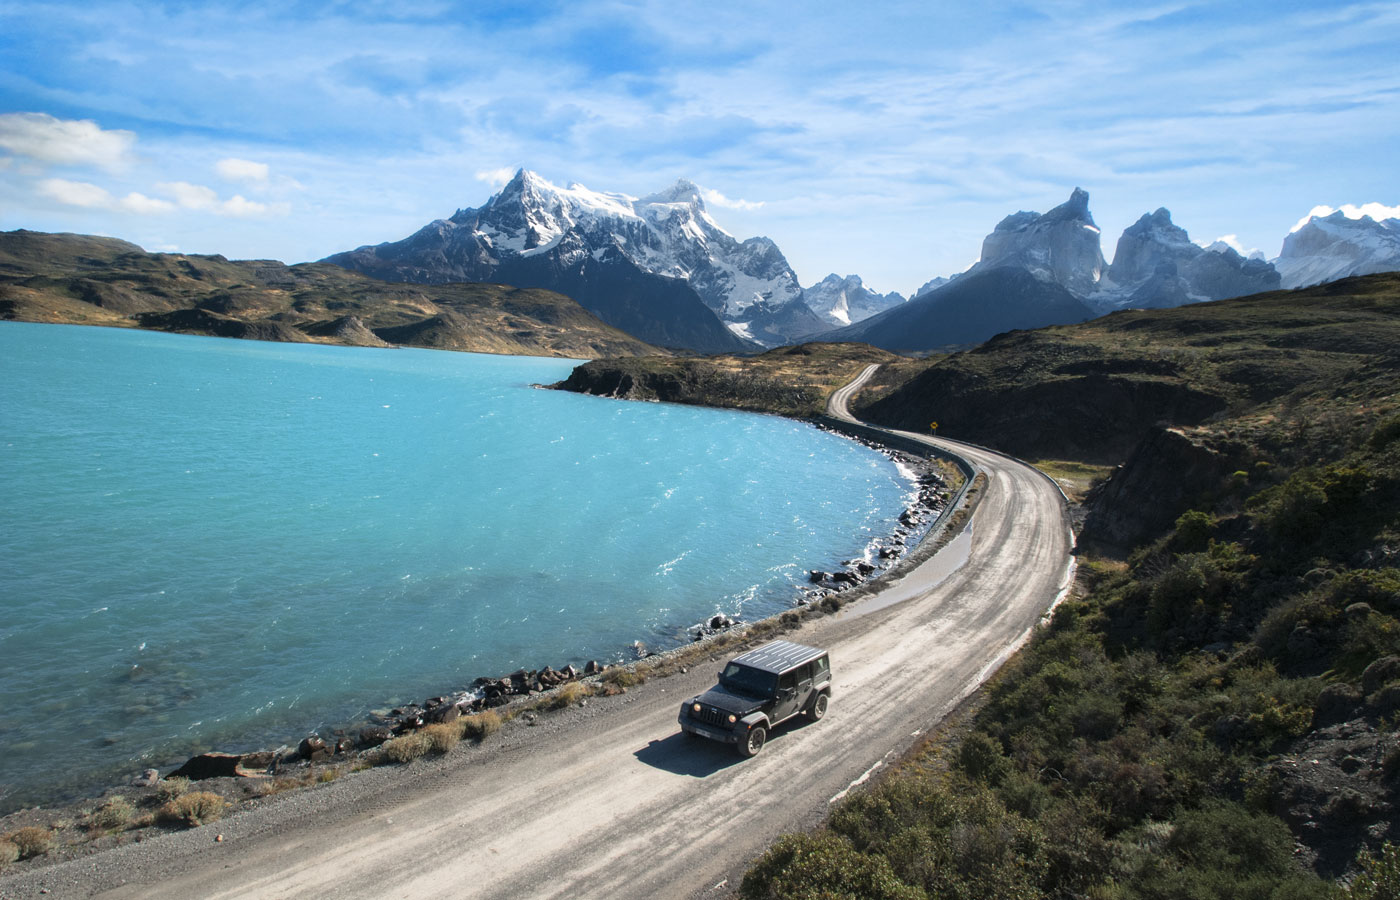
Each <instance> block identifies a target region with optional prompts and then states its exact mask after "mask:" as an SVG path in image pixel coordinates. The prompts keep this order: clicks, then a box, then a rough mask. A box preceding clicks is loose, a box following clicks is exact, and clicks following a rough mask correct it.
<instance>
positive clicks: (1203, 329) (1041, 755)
mask: <svg viewBox="0 0 1400 900" xmlns="http://www.w3.org/2000/svg"><path fill="white" fill-rule="evenodd" d="M1397 313H1400V276H1397V275H1395V274H1390V275H1379V276H1370V277H1366V278H1356V279H1348V280H1347V281H1343V282H1337V283H1334V284H1331V285H1327V286H1324V287H1320V288H1313V289H1309V290H1304V291H1294V292H1277V293H1270V294H1263V295H1257V296H1255V297H1249V298H1242V299H1239V300H1231V301H1223V302H1220V303H1211V304H1201V305H1196V306H1188V307H1182V308H1178V309H1170V310H1160V311H1150V312H1130V313H1120V314H1116V315H1113V316H1109V317H1106V318H1104V319H1100V320H1097V321H1094V322H1090V323H1086V324H1083V325H1079V326H1065V327H1056V328H1049V329H1044V330H1042V331H1038V332H1030V333H1013V334H1009V335H1002V336H1000V337H998V338H996V339H994V340H992V341H989V342H988V343H987V344H985V345H983V346H981V347H979V348H977V349H976V350H972V351H969V352H966V353H960V354H956V355H954V356H949V357H946V358H943V359H940V360H936V361H932V362H930V363H928V364H926V365H925V366H924V368H923V369H922V370H921V371H919V372H917V373H916V374H913V375H912V377H910V378H909V380H908V381H907V382H905V383H904V384H900V385H893V386H889V387H887V388H885V389H884V390H883V391H882V392H881V394H880V395H879V396H876V397H874V398H873V399H867V402H866V405H865V406H864V408H863V412H864V413H865V414H866V415H868V416H871V417H874V418H878V419H881V420H883V421H886V422H889V423H891V424H904V425H913V426H916V427H917V426H920V425H926V424H927V422H928V421H930V420H931V419H934V418H936V419H938V420H939V421H940V422H941V423H942V425H941V427H940V433H953V434H954V436H958V437H965V438H969V439H972V440H977V441H979V442H982V443H988V444H991V445H993V446H998V447H1002V448H1004V449H1009V450H1012V451H1013V452H1016V453H1020V454H1023V455H1027V456H1037V457H1038V456H1046V455H1058V456H1062V457H1068V458H1070V459H1078V460H1089V461H1098V462H1114V463H1117V462H1122V463H1123V465H1122V466H1121V467H1119V468H1117V469H1116V470H1115V471H1114V473H1113V475H1112V477H1111V478H1110V479H1109V480H1108V481H1107V482H1106V483H1105V484H1103V485H1101V486H1100V487H1099V488H1098V489H1097V490H1096V491H1094V492H1093V493H1092V494H1091V497H1090V500H1089V503H1088V507H1089V515H1088V521H1087V522H1086V524H1085V534H1083V535H1081V549H1080V551H1079V553H1080V565H1079V577H1078V580H1077V583H1076V586H1075V591H1074V594H1073V596H1072V597H1071V598H1070V599H1069V600H1067V601H1066V602H1065V603H1064V604H1062V605H1061V606H1060V607H1059V609H1058V610H1057V612H1056V614H1055V616H1054V619H1053V622H1052V623H1051V625H1050V626H1049V627H1047V628H1045V629H1042V630H1041V631H1040V632H1039V633H1037V634H1036V636H1035V637H1034V638H1033V639H1032V641H1031V642H1030V644H1029V645H1028V646H1027V647H1026V648H1025V649H1024V650H1023V651H1022V652H1021V653H1019V654H1018V655H1017V656H1016V658H1015V659H1013V660H1012V662H1011V663H1009V664H1008V665H1007V666H1006V668H1005V669H1004V670H1003V671H1002V672H1001V673H999V674H998V675H997V676H996V678H995V680H994V681H993V683H992V684H991V685H990V687H989V688H988V689H986V690H985V691H984V692H983V693H982V695H981V697H980V700H979V705H978V706H977V708H975V709H974V710H973V711H972V712H970V713H969V714H968V718H967V720H966V721H965V722H964V723H962V725H961V726H959V727H955V728H952V729H950V732H951V736H944V737H942V738H939V739H936V740H933V741H931V742H929V743H927V744H925V745H924V746H922V747H921V748H919V749H918V750H916V752H914V753H913V754H911V756H910V757H909V758H908V759H906V760H905V761H904V762H903V763H902V764H901V765H899V766H897V767H896V768H895V771H894V772H893V773H892V774H890V775H888V776H886V777H885V778H884V779H883V780H882V781H881V782H880V783H879V784H878V785H877V786H875V787H874V788H872V789H870V790H868V791H866V792H865V793H863V794H860V795H858V796H857V797H855V798H854V799H853V800H850V801H848V802H847V803H845V804H843V805H842V806H840V807H839V808H837V809H836V810H835V811H834V812H833V814H832V815H831V817H830V819H829V820H828V822H827V824H826V826H825V827H824V828H823V829H821V830H820V831H817V832H814V833H805V834H796V835H789V836H787V837H785V838H784V839H782V840H781V841H780V842H779V843H778V844H777V845H776V846H775V847H774V848H772V849H771V850H770V851H769V852H768V853H767V854H766V855H765V856H764V857H762V858H761V859H760V860H758V861H757V863H756V864H755V865H754V867H753V868H752V869H751V870H750V872H749V873H748V876H747V877H746V878H745V880H744V883H743V887H742V891H741V893H742V895H743V896H745V897H752V898H760V897H762V898H799V897H804V898H805V897H862V898H895V897H898V898H933V897H958V898H982V897H1014V898H1031V897H1053V898H1071V897H1087V898H1101V900H1108V898H1183V900H1186V898H1201V900H1205V898H1218V897H1248V898H1295V897H1296V898H1302V897H1336V898H1366V900H1375V898H1383V897H1384V898H1389V897H1395V896H1400V852H1398V851H1397V845H1400V730H1397V723H1400V415H1397V399H1400V394H1398V393H1397V388H1400V357H1397V348H1398V347H1400V341H1397V338H1400V331H1397ZM1162 508H1165V511H1166V516H1165V519H1164V518H1163V516H1161V515H1160V514H1158V515H1157V517H1156V519H1155V520H1153V516H1152V514H1151V513H1150V512H1149V513H1144V510H1149V511H1152V510H1156V511H1157V512H1158V513H1160V512H1161V511H1162ZM1105 521H1109V522H1115V523H1118V524H1120V525H1121V524H1122V523H1123V522H1124V521H1131V522H1132V523H1133V524H1134V526H1135V527H1134V528H1130V529H1122V528H1120V529H1118V530H1116V531H1115V529H1113V528H1106V527H1104V526H1103V524H1102V523H1103V522H1105ZM1153 521H1155V522H1156V524H1155V525H1154V524H1152V523H1153ZM1163 522H1165V524H1163ZM1096 529H1097V531H1098V532H1099V534H1100V535H1101V536H1102V535H1117V536H1118V537H1120V538H1121V537H1123V536H1124V535H1132V537H1131V539H1130V540H1128V541H1126V543H1123V542H1120V543H1119V544H1118V545H1117V546H1116V547H1113V546H1112V542H1107V543H1106V544H1104V545H1101V546H1109V547H1111V549H1113V550H1114V552H1111V553H1108V554H1105V555H1094V552H1095V551H1094V548H1093V546H1087V547H1086V546H1085V544H1086V542H1085V541H1083V540H1082V539H1083V538H1084V537H1085V536H1087V535H1090V534H1093V533H1094V532H1095V530H1096Z"/></svg>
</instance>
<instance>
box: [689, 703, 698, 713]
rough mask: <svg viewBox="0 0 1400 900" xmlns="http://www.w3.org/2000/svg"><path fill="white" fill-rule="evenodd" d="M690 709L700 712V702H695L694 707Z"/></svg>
mask: <svg viewBox="0 0 1400 900" xmlns="http://www.w3.org/2000/svg"><path fill="white" fill-rule="evenodd" d="M690 711H691V712H693V713H698V712H699V711H700V704H699V703H697V704H695V705H694V706H692V707H691V708H690Z"/></svg>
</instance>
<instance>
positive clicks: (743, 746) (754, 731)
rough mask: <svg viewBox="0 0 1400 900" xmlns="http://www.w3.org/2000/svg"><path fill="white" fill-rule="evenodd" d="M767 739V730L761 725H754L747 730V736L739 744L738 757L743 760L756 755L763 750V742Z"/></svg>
mask: <svg viewBox="0 0 1400 900" xmlns="http://www.w3.org/2000/svg"><path fill="white" fill-rule="evenodd" d="M767 739H768V729H766V728H764V727H763V726H762V725H755V726H754V727H752V728H750V729H749V733H748V736H747V737H745V738H744V739H743V740H742V741H740V742H739V755H740V756H742V757H744V758H745V759H747V758H749V757H753V756H757V755H758V751H760V750H762V749H763V742H764V741H766V740H767Z"/></svg>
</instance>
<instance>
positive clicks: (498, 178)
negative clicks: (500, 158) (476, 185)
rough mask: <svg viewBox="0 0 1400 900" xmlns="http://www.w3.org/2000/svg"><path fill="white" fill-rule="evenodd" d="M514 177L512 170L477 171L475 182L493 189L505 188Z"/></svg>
mask: <svg viewBox="0 0 1400 900" xmlns="http://www.w3.org/2000/svg"><path fill="white" fill-rule="evenodd" d="M514 177H515V170H514V169H479V170H477V173H476V180H477V181H484V182H486V183H487V184H489V185H491V186H492V187H493V188H501V187H505V186H506V184H507V183H508V182H509V181H510V180H511V179H512V178H514Z"/></svg>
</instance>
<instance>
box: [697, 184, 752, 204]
mask: <svg viewBox="0 0 1400 900" xmlns="http://www.w3.org/2000/svg"><path fill="white" fill-rule="evenodd" d="M701 193H702V195H703V196H704V198H705V202H706V203H708V204H709V205H711V206H719V207H722V208H724V209H762V208H763V201H762V200H758V201H753V200H730V199H729V198H728V197H726V196H724V195H723V194H721V193H720V192H719V191H716V190H713V189H710V188H706V189H705V190H704V191H702V192H701Z"/></svg>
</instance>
